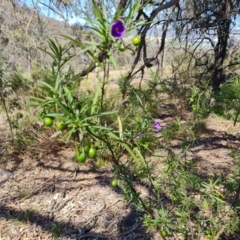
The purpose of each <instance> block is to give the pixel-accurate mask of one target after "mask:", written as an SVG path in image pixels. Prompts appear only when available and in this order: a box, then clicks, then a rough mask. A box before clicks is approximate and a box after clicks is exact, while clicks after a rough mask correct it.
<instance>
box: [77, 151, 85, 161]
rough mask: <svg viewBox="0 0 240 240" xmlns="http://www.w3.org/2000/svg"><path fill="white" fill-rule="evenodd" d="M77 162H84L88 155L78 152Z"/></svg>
mask: <svg viewBox="0 0 240 240" xmlns="http://www.w3.org/2000/svg"><path fill="white" fill-rule="evenodd" d="M76 160H77V162H80V163H84V162H85V161H86V155H85V154H84V153H82V152H81V153H77V155H76Z"/></svg>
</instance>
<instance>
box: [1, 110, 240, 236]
mask: <svg viewBox="0 0 240 240" xmlns="http://www.w3.org/2000/svg"><path fill="white" fill-rule="evenodd" d="M160 120H161V121H162V125H163V126H164V125H166V124H167V122H168V121H169V119H167V118H166V119H160ZM207 123H208V125H207V128H208V132H207V133H205V134H203V135H202V136H201V137H199V139H197V141H196V143H195V145H194V147H193V148H191V149H190V151H189V153H188V154H189V157H191V158H193V159H195V162H196V164H195V167H196V169H197V171H199V173H202V174H206V175H212V174H214V173H217V174H219V173H226V172H230V171H231V166H232V164H233V159H232V157H231V156H230V152H231V150H232V149H239V147H240V125H239V123H238V124H237V126H235V127H233V123H232V122H231V121H227V120H222V119H220V118H217V117H215V116H210V117H209V118H208V119H207ZM4 126H6V124H5V123H4V118H3V116H2V115H0V157H1V160H0V161H1V162H0V164H1V165H0V186H1V190H0V226H1V227H0V239H4V240H8V239H9V240H10V239H11V240H12V239H13V240H17V239H21V240H22V239H26V240H27V239H33V240H34V239H63V240H67V239H69V240H70V239H86V240H87V239H89V240H90V239H91V240H93V239H116V240H117V239H118V240H120V239H121V240H123V239H126V240H134V239H136V240H141V239H142V240H147V239H156V240H157V239H161V238H160V236H159V235H158V234H157V233H151V234H147V233H146V229H145V228H144V227H143V226H142V223H141V220H140V219H141V216H142V214H141V213H139V212H137V211H136V210H134V208H131V207H130V206H129V205H128V204H127V202H126V201H125V200H124V198H123V196H122V195H121V193H120V189H118V188H113V187H111V180H112V175H111V172H110V169H109V167H108V166H104V167H103V168H95V167H93V164H91V162H89V163H88V164H85V165H79V164H77V163H76V162H75V161H74V152H73V149H72V148H69V147H68V146H66V145H64V144H62V145H61V144H59V143H57V142H55V140H49V142H48V141H47V140H43V141H40V142H39V145H38V146H37V147H38V149H37V148H36V149H35V150H34V151H35V153H34V154H33V152H34V151H32V152H31V154H28V153H27V152H24V153H23V152H21V151H19V152H15V153H11V155H10V154H8V152H7V151H8V149H7V148H6V146H7V144H6V142H5V140H6V138H5V135H6V129H5V127H4ZM46 141H47V143H46ZM172 148H173V149H176V150H177V149H179V146H178V144H177V142H176V143H173V144H172ZM38 150H39V151H38Z"/></svg>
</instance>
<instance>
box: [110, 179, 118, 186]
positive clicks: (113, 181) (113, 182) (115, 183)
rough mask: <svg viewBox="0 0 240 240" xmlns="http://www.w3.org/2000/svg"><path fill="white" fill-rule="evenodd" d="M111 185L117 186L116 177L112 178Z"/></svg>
mask: <svg viewBox="0 0 240 240" xmlns="http://www.w3.org/2000/svg"><path fill="white" fill-rule="evenodd" d="M111 185H112V187H117V186H118V180H117V179H115V178H114V179H113V180H112V182H111Z"/></svg>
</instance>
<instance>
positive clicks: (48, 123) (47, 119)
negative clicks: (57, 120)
mask: <svg viewBox="0 0 240 240" xmlns="http://www.w3.org/2000/svg"><path fill="white" fill-rule="evenodd" d="M43 122H44V125H45V126H46V127H51V126H52V125H53V120H52V119H51V118H50V117H45V118H44V120H43Z"/></svg>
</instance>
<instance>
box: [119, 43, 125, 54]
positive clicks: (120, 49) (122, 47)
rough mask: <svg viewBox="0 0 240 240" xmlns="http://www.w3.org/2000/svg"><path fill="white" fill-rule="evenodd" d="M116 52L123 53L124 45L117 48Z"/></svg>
mask: <svg viewBox="0 0 240 240" xmlns="http://www.w3.org/2000/svg"><path fill="white" fill-rule="evenodd" d="M118 50H119V51H120V52H123V51H124V50H125V47H124V45H123V44H121V45H120V46H119V47H118Z"/></svg>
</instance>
